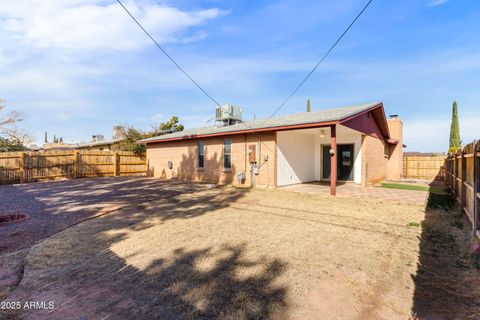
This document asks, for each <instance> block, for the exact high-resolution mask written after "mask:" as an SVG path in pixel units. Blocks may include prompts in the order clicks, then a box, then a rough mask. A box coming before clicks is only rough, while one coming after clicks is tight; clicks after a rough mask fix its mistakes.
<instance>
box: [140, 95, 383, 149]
mask: <svg viewBox="0 0 480 320" xmlns="http://www.w3.org/2000/svg"><path fill="white" fill-rule="evenodd" d="M381 105H382V104H381V102H374V103H366V104H357V105H351V106H345V107H338V108H332V109H324V110H319V111H312V112H300V113H293V114H289V115H284V116H275V117H272V118H270V119H268V118H265V119H255V120H248V121H244V122H241V123H238V124H233V125H229V126H209V127H201V128H193V129H190V130H185V131H179V132H174V133H170V134H165V135H161V136H156V137H152V138H148V139H143V140H140V141H139V142H140V143H152V142H160V141H165V140H180V139H191V138H198V137H202V136H208V135H221V134H235V133H242V132H244V131H254V130H259V129H261V131H267V130H268V129H272V130H275V128H279V127H282V128H284V127H289V126H292V127H293V126H298V125H307V124H322V123H329V122H339V121H342V120H344V119H348V118H350V117H352V116H354V115H356V114H359V113H362V112H364V111H367V110H370V109H372V108H374V107H377V106H381Z"/></svg>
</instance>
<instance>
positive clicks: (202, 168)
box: [197, 141, 205, 171]
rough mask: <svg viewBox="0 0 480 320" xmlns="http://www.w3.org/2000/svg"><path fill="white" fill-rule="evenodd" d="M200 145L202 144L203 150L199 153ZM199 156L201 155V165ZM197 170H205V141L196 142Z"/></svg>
mask: <svg viewBox="0 0 480 320" xmlns="http://www.w3.org/2000/svg"><path fill="white" fill-rule="evenodd" d="M200 146H202V148H201V150H202V151H203V152H202V153H200ZM200 156H202V157H203V159H202V160H203V165H202V166H200ZM197 170H199V171H204V170H205V142H203V141H198V142H197Z"/></svg>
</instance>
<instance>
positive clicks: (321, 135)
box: [320, 130, 325, 138]
mask: <svg viewBox="0 0 480 320" xmlns="http://www.w3.org/2000/svg"><path fill="white" fill-rule="evenodd" d="M320 138H325V131H324V130H320Z"/></svg>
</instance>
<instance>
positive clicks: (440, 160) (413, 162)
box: [402, 156, 445, 180]
mask: <svg viewBox="0 0 480 320" xmlns="http://www.w3.org/2000/svg"><path fill="white" fill-rule="evenodd" d="M402 177H403V178H410V179H421V180H434V179H437V180H443V179H444V178H445V157H444V156H441V157H438V156H416V157H404V158H403V174H402Z"/></svg>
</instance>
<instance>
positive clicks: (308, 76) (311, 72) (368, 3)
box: [262, 0, 373, 126]
mask: <svg viewBox="0 0 480 320" xmlns="http://www.w3.org/2000/svg"><path fill="white" fill-rule="evenodd" d="M372 1H373V0H369V1H368V2H367V4H366V5H365V6H364V7H363V9H362V11H360V13H359V14H358V15H357V16H356V17H355V19H353V21H352V22H351V23H350V25H349V26H348V27H347V28H346V29H345V31H343V33H342V34H341V35H340V37H339V38H338V39H337V41H335V43H334V44H333V45H332V46H331V47H330V49H328V51H327V52H326V53H325V54H324V55H323V57H322V58H321V59H320V61H319V62H318V63H317V65H316V66H315V67H314V68H313V69H312V70H311V71H310V72H309V73H308V74H307V76H306V77H305V78H304V79H303V80H302V82H300V84H299V85H298V86H297V87H296V88H295V89H294V90H293V91H292V93H290V95H289V96H288V97H287V98H286V99H285V100H284V101H283V102H282V103H281V104H280V105H279V106H278V107H277V109H276V110H275V111H274V112H273V113H272V114H271V115H270V116H269V117H268V118H267V119H266V120H265V121H264V122H263V123H262V126H263V125H265V123H267V122H268V121H269V120H270V119H271V118H272V117H273V116H274V115H275V114H277V112H278V111H280V109H282V108H283V106H284V105H285V104H286V103H287V102H288V101H289V100H290V98H292V97H293V96H294V95H295V93H297V91H298V89H300V87H301V86H303V84H304V83H305V82H306V81H307V80H308V78H310V76H311V75H312V74H313V73H314V72H315V70H317V68H318V66H320V64H321V63H322V62H323V61H324V60H325V59H326V58H327V57H328V55H329V54H330V52H332V51H333V49H334V48H335V47H336V46H337V44H338V43H339V42H340V41H341V40H342V39H343V37H344V36H345V35H346V34H347V32H348V31H349V30H350V28H352V26H353V25H354V24H355V22H357V20H358V18H360V16H361V15H362V14H363V12H364V11H365V10H367V8H368V6H370V3H372Z"/></svg>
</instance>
